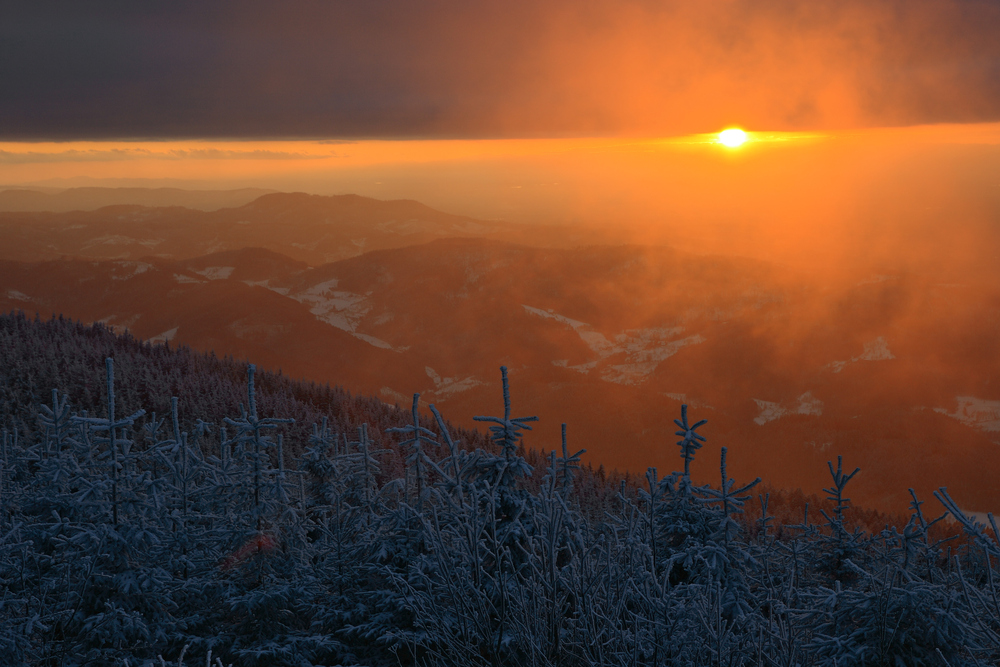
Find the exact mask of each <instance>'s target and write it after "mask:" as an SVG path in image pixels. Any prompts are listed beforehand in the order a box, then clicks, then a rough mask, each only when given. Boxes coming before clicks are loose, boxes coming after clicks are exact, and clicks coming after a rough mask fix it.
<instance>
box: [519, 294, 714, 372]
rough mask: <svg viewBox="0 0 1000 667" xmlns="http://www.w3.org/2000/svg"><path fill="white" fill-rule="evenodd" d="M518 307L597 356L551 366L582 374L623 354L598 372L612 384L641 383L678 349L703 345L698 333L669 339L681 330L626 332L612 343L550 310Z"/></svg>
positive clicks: (585, 324)
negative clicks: (566, 331) (569, 333)
mask: <svg viewBox="0 0 1000 667" xmlns="http://www.w3.org/2000/svg"><path fill="white" fill-rule="evenodd" d="M521 307H522V308H524V310H525V311H527V312H528V313H530V314H532V315H535V316H537V317H541V318H543V319H547V320H553V321H555V322H559V323H560V324H564V325H566V326H568V327H570V328H571V329H573V331H575V332H576V333H577V335H578V336H580V340H582V341H583V342H584V343H585V344H586V345H587V347H589V348H590V351H591V352H593V353H594V354H595V355H597V360H596V361H590V362H587V363H584V364H578V365H576V366H570V365H569V360H567V359H558V360H555V361H553V362H552V364H553V365H555V366H559V367H561V368H569V369H571V370H574V371H577V372H579V373H583V374H585V375H586V374H587V373H589V372H590V371H591V370H593V369H594V368H595V367H596V366H597V363H598V361H600V360H602V359H606V358H608V357H611V356H614V355H616V354H624V355H625V363H623V364H614V365H612V366H608V367H607V368H605V369H604V370H603V371H602V373H601V379H603V380H606V381H607V382H614V383H615V384H638V383H640V382H643V381H645V380H646V379H647V378H648V377H649V376H650V375H651V374H652V373H653V372H654V371H655V370H656V368H657V366H659V364H660V362H662V361H664V360H665V359H668V358H669V357H672V356H673V355H675V354H677V352H678V350H680V349H681V348H682V347H685V346H687V345H696V344H698V343H704V342H705V340H706V339H705V337H704V336H702V335H701V334H695V335H693V336H688V337H687V338H682V339H680V340H671V339H672V338H674V337H675V336H677V335H678V334H680V333H681V332H682V331H684V328H683V327H654V328H649V329H628V330H626V331H623V332H621V333H619V334H616V335H615V336H614V339H613V340H608V338H607V336H605V335H604V334H602V333H601V332H599V331H594V330H593V328H592V327H591V326H590V325H589V324H587V323H586V322H581V321H580V320H574V319H571V318H569V317H566V316H565V315H560V314H559V313H556V312H555V311H553V310H552V309H549V310H542V309H541V308H533V307H532V306H528V305H525V304H521Z"/></svg>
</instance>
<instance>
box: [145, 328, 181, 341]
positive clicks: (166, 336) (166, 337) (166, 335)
mask: <svg viewBox="0 0 1000 667" xmlns="http://www.w3.org/2000/svg"><path fill="white" fill-rule="evenodd" d="M179 328H180V327H174V328H173V329H167V330H166V331H164V332H163V333H161V334H157V335H155V336H153V337H152V338H150V339H149V342H150V343H166V342H167V341H171V340H173V339H174V337H175V336H176V335H177V329H179Z"/></svg>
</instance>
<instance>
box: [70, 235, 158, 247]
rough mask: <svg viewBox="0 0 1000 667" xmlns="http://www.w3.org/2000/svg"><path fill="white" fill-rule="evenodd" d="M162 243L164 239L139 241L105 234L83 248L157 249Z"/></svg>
mask: <svg viewBox="0 0 1000 667" xmlns="http://www.w3.org/2000/svg"><path fill="white" fill-rule="evenodd" d="M161 243H163V239H137V238H133V237H131V236H123V235H121V234H105V235H104V236H98V237H96V238H93V239H91V240H90V243H88V244H87V245H85V246H83V247H84V249H86V248H93V247H94V246H99V245H141V246H144V247H146V248H155V247H156V246H158V245H160V244H161Z"/></svg>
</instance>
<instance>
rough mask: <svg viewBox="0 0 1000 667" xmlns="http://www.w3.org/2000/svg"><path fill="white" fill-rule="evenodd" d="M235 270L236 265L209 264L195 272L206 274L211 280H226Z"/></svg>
mask: <svg viewBox="0 0 1000 667" xmlns="http://www.w3.org/2000/svg"><path fill="white" fill-rule="evenodd" d="M235 270H236V267H235V266H208V267H205V268H204V269H202V270H201V271H195V273H197V274H198V275H201V276H205V277H206V278H208V279H209V280H226V279H227V278H229V276H231V275H233V271H235Z"/></svg>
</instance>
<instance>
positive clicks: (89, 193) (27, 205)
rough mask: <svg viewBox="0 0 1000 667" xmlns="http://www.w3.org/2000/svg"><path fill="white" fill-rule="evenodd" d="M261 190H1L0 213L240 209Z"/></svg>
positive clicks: (8, 188) (95, 188) (265, 192)
mask: <svg viewBox="0 0 1000 667" xmlns="http://www.w3.org/2000/svg"><path fill="white" fill-rule="evenodd" d="M269 192H274V190H267V189H263V188H241V189H238V190H186V189H181V188H136V187H127V188H106V187H81V188H66V189H63V190H59V189H53V188H21V187H9V186H8V187H5V188H0V211H51V212H56V213H64V212H67V211H95V210H97V209H99V208H103V207H105V206H183V207H186V208H192V209H198V210H202V211H214V210H216V209H220V208H233V207H236V206H242V205H244V204H247V203H249V202H251V201H253V200H254V199H257V198H258V197H260V196H261V195H263V194H267V193H269Z"/></svg>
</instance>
